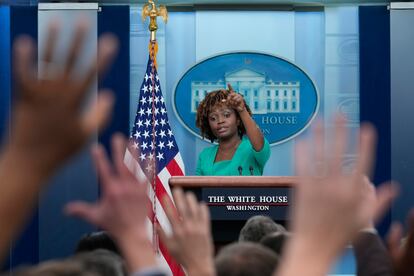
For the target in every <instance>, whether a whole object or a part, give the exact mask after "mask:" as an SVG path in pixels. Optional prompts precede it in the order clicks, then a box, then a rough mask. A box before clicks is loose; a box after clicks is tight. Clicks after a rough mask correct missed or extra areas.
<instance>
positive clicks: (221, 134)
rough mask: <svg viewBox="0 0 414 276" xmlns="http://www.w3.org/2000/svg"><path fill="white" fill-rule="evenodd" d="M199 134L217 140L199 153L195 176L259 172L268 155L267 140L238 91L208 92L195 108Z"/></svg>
mask: <svg viewBox="0 0 414 276" xmlns="http://www.w3.org/2000/svg"><path fill="white" fill-rule="evenodd" d="M196 125H197V127H198V128H200V132H201V136H202V137H203V138H207V139H209V140H210V141H211V142H215V141H216V142H217V143H218V144H217V145H214V146H212V147H209V148H205V149H204V150H203V151H202V152H201V153H200V155H199V158H198V162H197V169H196V175H212V176H214V175H215V176H219V175H228V176H229V175H262V174H263V167H264V166H265V164H266V162H267V160H268V159H269V156H270V146H269V142H268V141H267V140H266V139H265V138H264V136H263V134H262V132H261V131H260V129H259V127H258V126H257V125H256V123H255V121H254V120H253V118H252V112H251V110H250V108H249V106H248V105H247V104H246V101H245V100H244V99H243V96H242V95H241V94H238V93H236V92H234V90H233V88H232V87H231V85H230V84H229V85H228V90H225V89H222V90H216V91H212V92H210V93H208V94H207V95H206V97H205V98H204V100H202V101H201V102H200V104H199V106H198V109H197V117H196Z"/></svg>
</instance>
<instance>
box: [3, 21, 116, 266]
mask: <svg viewBox="0 0 414 276" xmlns="http://www.w3.org/2000/svg"><path fill="white" fill-rule="evenodd" d="M87 31H88V27H87V24H86V23H84V22H81V23H79V25H77V27H76V29H75V35H74V37H73V39H72V40H70V50H69V52H68V53H67V59H66V63H65V64H59V63H53V62H52V53H53V52H54V48H55V45H56V38H57V36H58V33H59V26H58V25H57V23H56V22H55V23H52V24H51V25H50V26H49V31H48V35H47V42H46V46H45V48H44V49H41V55H40V59H41V60H42V63H43V64H44V66H43V69H44V72H43V74H42V77H41V78H38V76H37V73H36V68H37V65H36V63H35V61H34V59H35V54H34V53H35V47H34V43H33V41H32V40H31V39H30V38H29V37H27V36H20V37H19V38H17V39H16V41H15V42H14V46H13V65H14V66H13V68H14V75H13V76H14V80H15V83H16V86H15V87H16V90H15V92H16V97H15V100H14V101H13V107H12V116H11V122H10V136H9V137H8V138H9V140H8V141H6V143H5V144H4V145H3V148H2V154H1V156H0V179H1V180H3V182H0V224H1V225H2V227H1V228H0V259H1V258H2V257H3V256H4V254H5V252H6V250H7V247H8V246H9V242H10V241H11V240H12V239H13V238H14V237H15V236H17V235H18V233H19V231H20V228H21V226H22V225H23V223H24V220H25V219H26V217H27V216H28V215H29V214H30V212H31V208H32V207H33V206H34V204H35V202H36V200H37V199H38V193H39V192H40V190H41V189H42V188H43V186H44V185H45V183H47V182H46V180H47V178H48V177H50V175H51V174H53V173H54V171H55V169H56V168H57V167H59V166H61V165H62V164H63V162H64V161H65V160H67V159H68V158H70V157H71V156H72V155H73V154H74V153H76V152H77V151H78V150H79V149H81V148H82V147H83V146H84V145H85V143H86V142H87V140H88V139H89V138H90V137H91V136H92V135H93V134H94V133H95V130H96V128H99V127H102V126H103V125H104V123H105V121H106V120H107V119H108V117H109V116H110V112H111V109H112V104H113V97H112V95H111V94H110V93H108V92H103V93H100V94H99V96H98V101H97V102H92V104H91V105H89V106H86V109H84V110H85V111H86V112H83V111H82V110H81V108H82V101H83V98H84V96H85V95H86V92H87V91H88V89H89V87H90V85H91V83H92V81H93V79H94V78H95V75H96V73H98V74H99V73H102V72H103V71H104V70H105V68H106V67H108V65H109V64H110V63H111V60H112V58H113V56H114V55H115V52H116V50H117V47H118V46H117V45H118V44H117V40H116V39H115V38H114V36H112V35H104V36H102V37H101V38H100V39H99V44H98V57H97V60H93V61H92V62H91V64H90V65H89V69H88V71H87V72H86V74H84V75H83V76H82V77H75V76H74V74H73V73H74V72H73V71H74V65H75V64H76V63H77V62H78V61H79V58H80V57H79V52H80V48H81V46H82V44H83V40H84V37H85V34H86V32H87ZM52 65H53V66H52ZM22 172H23V173H22ZM6 180H7V181H6Z"/></svg>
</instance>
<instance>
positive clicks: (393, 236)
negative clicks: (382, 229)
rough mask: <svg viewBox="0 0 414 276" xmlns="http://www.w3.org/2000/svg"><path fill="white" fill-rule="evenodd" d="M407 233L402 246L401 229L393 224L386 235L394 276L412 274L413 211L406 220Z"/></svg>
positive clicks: (413, 257) (400, 226) (413, 247)
mask: <svg viewBox="0 0 414 276" xmlns="http://www.w3.org/2000/svg"><path fill="white" fill-rule="evenodd" d="M408 225H409V231H408V234H407V238H406V241H405V243H404V244H402V243H401V241H402V236H403V227H402V225H401V224H400V223H397V222H394V223H393V224H392V226H391V230H390V233H389V234H388V239H387V242H388V248H389V252H390V255H391V258H392V260H393V263H394V275H395V276H409V275H413V274H414V267H413V262H414V209H412V210H411V211H410V214H409V218H408Z"/></svg>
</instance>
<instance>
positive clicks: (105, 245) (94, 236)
mask: <svg viewBox="0 0 414 276" xmlns="http://www.w3.org/2000/svg"><path fill="white" fill-rule="evenodd" d="M96 249H107V250H109V251H112V252H114V253H116V254H118V255H121V253H120V250H119V249H118V246H117V245H116V244H115V242H114V240H113V239H112V237H111V236H110V235H109V234H108V233H107V232H105V231H99V232H91V233H88V234H85V235H83V236H82V237H81V238H80V240H79V241H78V244H77V245H76V249H75V253H81V252H89V251H93V250H96Z"/></svg>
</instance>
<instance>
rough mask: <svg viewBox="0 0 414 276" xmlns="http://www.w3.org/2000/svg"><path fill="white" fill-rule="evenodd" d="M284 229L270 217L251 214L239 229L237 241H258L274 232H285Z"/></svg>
mask: <svg viewBox="0 0 414 276" xmlns="http://www.w3.org/2000/svg"><path fill="white" fill-rule="evenodd" d="M285 231H286V229H285V228H284V227H283V226H282V225H281V224H278V223H276V222H274V221H273V220H272V219H271V218H270V217H267V216H253V217H251V218H249V219H248V220H247V221H246V223H245V224H244V226H243V228H242V229H241V230H240V234H239V241H251V242H259V241H260V240H261V239H262V238H263V237H264V236H266V235H268V234H270V233H274V232H285Z"/></svg>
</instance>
